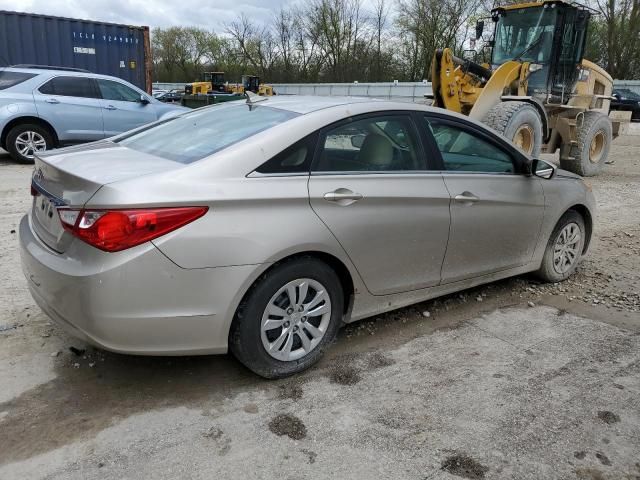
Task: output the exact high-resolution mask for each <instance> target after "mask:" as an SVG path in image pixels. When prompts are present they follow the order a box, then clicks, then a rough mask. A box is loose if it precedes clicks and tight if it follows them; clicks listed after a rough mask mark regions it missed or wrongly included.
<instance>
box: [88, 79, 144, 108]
mask: <svg viewBox="0 0 640 480" xmlns="http://www.w3.org/2000/svg"><path fill="white" fill-rule="evenodd" d="M97 81H98V88H100V94H101V95H102V98H104V99H105V100H113V101H117V102H138V101H140V93H138V92H136V91H135V90H134V89H132V88H129V87H127V86H126V85H123V84H121V83H120V82H114V81H112V80H104V79H101V78H99V79H98V80H97Z"/></svg>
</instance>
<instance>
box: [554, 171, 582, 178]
mask: <svg viewBox="0 0 640 480" xmlns="http://www.w3.org/2000/svg"><path fill="white" fill-rule="evenodd" d="M556 176H557V177H559V178H577V179H582V177H581V176H580V175H578V174H575V173H573V172H569V171H568V170H562V169H561V168H559V169H557V170H556Z"/></svg>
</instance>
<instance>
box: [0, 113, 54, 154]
mask: <svg viewBox="0 0 640 480" xmlns="http://www.w3.org/2000/svg"><path fill="white" fill-rule="evenodd" d="M23 123H31V124H36V125H40V126H42V127H44V128H46V129H47V130H49V131H50V132H51V134H52V135H53V141H54V146H56V145H58V143H59V140H58V132H56V129H55V128H53V125H51V124H50V123H49V122H47V121H46V120H43V119H42V118H40V117H34V116H31V115H27V116H21V117H16V118H14V119H12V120H11V121H9V122H7V124H6V125H5V126H4V128H3V129H2V133H1V134H0V147H2V148H3V149H4V150H6V148H5V147H6V146H7V143H6V142H7V135H9V132H10V131H11V129H12V128H14V127H15V126H17V125H20V124H23Z"/></svg>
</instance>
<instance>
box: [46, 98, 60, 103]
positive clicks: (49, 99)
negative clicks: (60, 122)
mask: <svg viewBox="0 0 640 480" xmlns="http://www.w3.org/2000/svg"><path fill="white" fill-rule="evenodd" d="M45 102H47V103H53V104H56V103H60V100H58V99H57V98H47V99H46V100H45Z"/></svg>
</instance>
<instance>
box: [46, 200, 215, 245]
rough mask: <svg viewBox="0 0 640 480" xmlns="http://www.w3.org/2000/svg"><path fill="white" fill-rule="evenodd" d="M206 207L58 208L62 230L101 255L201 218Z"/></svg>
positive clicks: (156, 236) (144, 240)
mask: <svg viewBox="0 0 640 480" xmlns="http://www.w3.org/2000/svg"><path fill="white" fill-rule="evenodd" d="M207 210H208V207H176V208H141V209H134V210H84V209H82V210H80V209H72V208H59V209H58V214H59V215H60V221H61V222H62V225H63V227H64V228H65V230H67V231H69V232H71V233H72V234H73V235H75V236H76V237H78V238H79V239H81V240H83V241H84V242H87V243H88V244H89V245H93V246H94V247H96V248H99V249H100V250H104V251H105V252H119V251H120V250H125V249H127V248H131V247H135V246H136V245H140V244H141V243H144V242H148V241H150V240H153V239H154V238H158V237H160V236H162V235H165V234H167V233H169V232H172V231H173V230H175V229H177V228H180V227H182V226H184V225H186V224H187V223H190V222H193V221H194V220H196V219H197V218H200V217H201V216H203V215H204V214H205V213H206V212H207Z"/></svg>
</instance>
